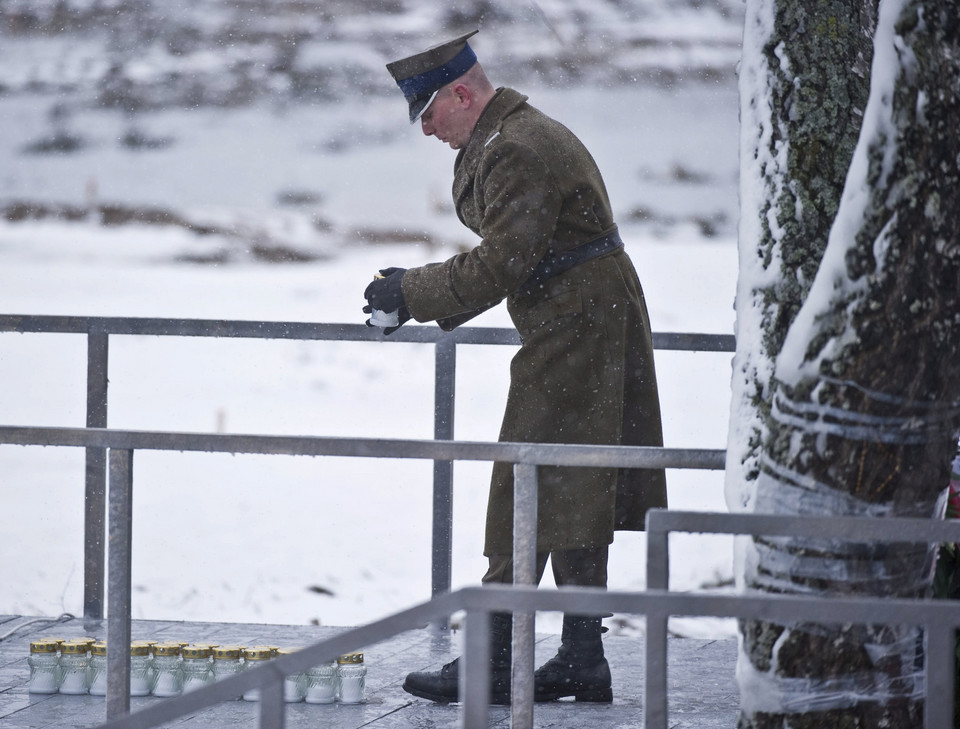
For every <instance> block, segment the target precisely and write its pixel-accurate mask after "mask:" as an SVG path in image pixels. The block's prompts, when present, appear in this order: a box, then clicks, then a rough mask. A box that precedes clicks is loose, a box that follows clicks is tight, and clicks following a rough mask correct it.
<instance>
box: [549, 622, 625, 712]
mask: <svg viewBox="0 0 960 729" xmlns="http://www.w3.org/2000/svg"><path fill="white" fill-rule="evenodd" d="M601 632H602V631H601V627H600V618H599V617H587V616H583V615H564V616H563V632H562V633H561V635H560V649H559V650H558V651H557V655H555V656H554V657H553V658H551V659H550V660H549V661H547V662H546V663H544V664H543V665H542V666H540V668H538V669H537V671H536V673H534V675H533V686H534V688H533V698H534V700H535V701H555V700H557V699H562V698H564V697H566V696H573V698H574V699H575V700H577V701H594V702H597V703H603V704H609V703H610V702H612V701H613V689H612V688H611V686H610V666H609V665H608V664H607V659H606V658H604V657H603V642H602V641H601V639H600V634H601Z"/></svg>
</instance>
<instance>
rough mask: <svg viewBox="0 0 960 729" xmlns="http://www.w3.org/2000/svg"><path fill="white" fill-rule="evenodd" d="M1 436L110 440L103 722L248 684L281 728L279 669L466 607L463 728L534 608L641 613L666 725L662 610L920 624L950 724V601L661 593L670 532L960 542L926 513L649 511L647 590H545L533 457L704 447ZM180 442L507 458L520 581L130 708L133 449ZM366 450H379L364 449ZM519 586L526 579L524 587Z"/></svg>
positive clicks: (616, 462) (169, 708) (273, 727)
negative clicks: (508, 627) (510, 623)
mask: <svg viewBox="0 0 960 729" xmlns="http://www.w3.org/2000/svg"><path fill="white" fill-rule="evenodd" d="M0 443H11V444H19V445H55V446H75V447H85V448H107V449H109V453H110V458H109V474H110V477H109V490H110V493H109V501H110V521H109V539H110V544H111V550H110V563H109V590H108V595H109V605H108V621H107V623H108V624H107V651H108V654H107V697H106V710H107V718H108V721H107V723H106V724H105V725H104V726H105V727H109V729H121V728H123V729H133V728H142V729H146V728H147V727H154V726H158V725H159V724H161V723H164V722H166V721H170V720H172V719H175V718H177V717H180V716H183V715H185V714H187V713H189V712H191V711H196V710H197V709H200V708H204V707H206V706H210V705H212V704H215V703H217V702H219V701H223V700H226V699H229V698H232V697H235V696H236V695H237V694H238V693H242V692H243V691H245V690H247V689H250V688H260V689H261V704H260V727H261V728H262V729H282V728H283V727H284V713H285V702H284V701H283V695H282V691H283V688H282V684H283V680H284V678H285V677H286V676H287V675H292V674H295V673H298V672H300V671H303V670H306V669H307V668H309V667H311V666H313V665H317V664H319V663H321V662H322V661H324V660H329V659H330V658H333V657H335V656H336V655H339V654H340V653H343V652H346V651H348V650H354V649H356V648H359V647H362V646H365V645H369V644H371V643H375V642H378V641H380V640H384V639H386V638H389V637H391V636H393V635H396V634H398V633H400V632H404V631H406V630H411V629H414V628H417V627H419V626H422V625H423V623H424V622H425V621H426V620H438V619H441V618H444V617H448V616H449V615H450V614H452V613H453V612H455V611H458V610H464V611H466V613H467V615H466V621H465V633H464V654H463V655H464V659H463V677H462V682H461V685H462V687H463V691H462V726H464V727H465V728H466V729H479V728H480V727H484V728H485V727H487V726H489V706H488V696H489V676H488V673H487V671H488V668H489V644H488V640H489V625H488V618H489V614H490V613H491V612H493V611H505V610H509V611H514V613H515V615H517V616H532V615H534V614H535V612H536V611H539V610H555V611H565V612H570V613H574V614H597V613H602V612H610V611H613V612H621V613H635V614H641V615H645V616H646V619H647V638H646V686H645V701H644V714H645V727H647V729H666V727H667V719H668V716H667V665H668V661H667V640H666V636H667V631H666V626H667V620H668V618H669V617H670V616H673V615H693V616H713V617H737V618H756V619H762V620H768V621H780V622H789V621H797V620H807V621H809V619H810V616H811V615H812V614H815V615H816V616H817V618H816V619H817V622H820V623H866V622H869V623H874V624H885V623H886V624H909V625H919V626H921V627H923V628H924V630H926V631H927V636H928V637H927V650H926V653H925V656H924V660H925V670H926V691H927V695H928V696H936V697H937V698H938V700H937V701H936V702H931V701H928V702H926V713H925V717H924V726H925V727H926V729H948V727H950V726H951V723H952V706H953V693H954V692H953V686H954V684H953V681H954V678H953V675H954V665H953V660H954V659H953V655H954V649H953V646H954V631H955V630H956V629H957V628H958V627H960V608H958V607H957V605H956V604H955V603H951V602H948V601H933V600H903V599H897V600H892V599H889V598H878V597H866V598H856V599H855V598H833V597H823V596H816V597H806V596H785V595H756V594H753V595H704V594H689V593H671V592H669V591H668V590H667V585H668V576H669V552H668V544H669V542H668V536H669V533H670V532H674V531H688V532H698V533H733V534H754V535H790V536H802V537H835V538H844V539H848V540H849V539H858V540H864V541H870V540H874V541H887V542H909V541H914V542H927V543H939V542H950V541H952V542H957V541H960V523H958V522H939V521H934V520H927V519H873V518H864V517H832V518H828V517H805V518H798V517H787V516H783V517H778V516H767V515H755V514H710V513H698V512H669V511H652V512H650V513H649V515H648V519H647V534H648V557H647V559H648V563H647V570H648V576H647V581H648V589H647V590H645V591H643V592H607V591H603V590H591V589H587V588H565V589H562V590H555V591H546V590H537V589H535V588H534V587H533V585H532V582H533V580H532V579H528V580H524V579H522V578H521V571H523V570H525V571H526V572H527V573H528V574H532V573H530V570H529V565H531V564H532V562H533V561H534V560H535V558H536V544H535V543H534V542H532V541H531V540H529V539H527V538H525V537H524V536H523V534H521V532H523V533H527V534H529V533H530V532H531V531H533V533H535V530H532V529H530V525H531V524H535V523H536V513H535V512H536V510H535V508H534V509H532V510H531V509H530V508H529V504H531V503H532V504H534V505H535V504H536V489H537V467H538V466H542V465H562V466H594V467H620V468H626V467H629V468H694V467H702V466H705V465H710V464H711V463H712V461H713V460H714V459H715V457H716V455H715V453H713V452H710V451H701V452H688V451H677V450H674V449H665V448H664V449H661V448H643V447H622V446H621V447H617V446H569V445H557V444H529V443H468V442H450V441H448V442H441V441H415V440H380V439H360V438H300V437H286V436H256V435H223V434H191V433H163V432H144V431H119V430H102V429H86V428H74V429H71V428H24V427H13V426H0ZM140 449H148V450H190V451H201V450H202V451H212V452H229V453H257V454H286V455H310V456H323V455H337V456H357V457H379V458H423V459H432V460H438V459H439V460H484V461H488V460H489V461H504V462H513V463H514V464H515V466H514V468H515V474H516V478H515V484H514V488H515V503H516V508H515V510H514V512H515V522H514V524H515V527H514V529H515V539H514V559H515V560H516V565H517V569H516V573H517V583H518V584H517V585H515V586H514V587H499V586H496V587H495V586H486V587H482V588H468V589H464V590H459V591H457V592H454V593H447V594H446V595H442V596H439V597H435V598H433V600H431V601H430V602H428V603H425V604H423V605H419V606H417V607H414V608H411V609H409V610H405V611H402V612H400V613H397V614H395V615H392V616H388V617H386V618H384V619H382V620H379V621H377V622H374V623H371V624H369V625H367V626H363V627H360V628H355V629H353V630H349V631H346V632H344V633H341V634H339V635H337V636H335V637H333V638H329V639H327V640H324V641H321V642H320V643H317V644H315V645H313V646H310V647H309V648H306V649H304V650H303V651H300V652H298V653H296V654H293V655H289V656H284V657H281V658H278V659H276V660H274V661H271V662H269V664H267V665H265V666H263V667H260V668H257V669H254V670H251V671H248V672H245V673H243V674H241V675H239V676H236V677H234V678H231V679H227V680H225V681H222V682H218V683H216V684H214V685H212V686H209V687H205V688H203V689H199V690H197V691H195V692H191V693H189V694H185V695H183V696H181V697H179V698H176V699H171V700H169V701H165V702H163V703H162V704H157V705H154V706H151V707H149V708H146V709H144V710H142V711H138V712H136V713H135V714H130V713H129V710H130V703H129V702H130V696H129V676H130V655H129V651H128V650H127V649H126V646H128V645H129V642H130V586H131V580H130V545H131V535H132V527H133V525H132V520H131V510H130V505H131V503H132V490H133V457H134V456H133V454H134V451H135V450H140ZM374 449H375V450H374ZM524 583H526V584H524ZM533 641H534V636H533V630H532V620H531V621H528V622H520V621H516V620H515V625H514V637H513V646H514V651H513V661H514V666H515V667H516V668H517V669H519V670H516V669H515V670H514V677H513V687H512V692H513V693H512V698H513V701H512V704H511V718H512V724H511V725H512V726H513V727H514V729H529V728H530V727H532V725H533V661H532V657H533Z"/></svg>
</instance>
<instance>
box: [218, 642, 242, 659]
mask: <svg viewBox="0 0 960 729" xmlns="http://www.w3.org/2000/svg"><path fill="white" fill-rule="evenodd" d="M245 650H246V646H242V645H218V646H217V647H216V648H214V649H213V660H215V661H218V660H219V661H223V660H230V659H235V658H239V657H240V653H241V652H243V651H245Z"/></svg>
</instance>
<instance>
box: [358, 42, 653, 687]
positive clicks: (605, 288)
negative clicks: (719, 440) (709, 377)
mask: <svg viewBox="0 0 960 729" xmlns="http://www.w3.org/2000/svg"><path fill="white" fill-rule="evenodd" d="M476 32H477V31H473V32H472V33H467V34H466V35H463V36H460V37H459V38H456V39H454V40H451V41H449V42H446V43H443V44H441V45H439V46H435V47H433V48H431V49H429V50H426V51H423V52H421V53H417V54H415V55H413V56H410V57H408V58H404V59H402V60H399V61H395V62H394V63H390V64H388V65H387V69H388V70H389V71H390V73H391V75H392V76H393V77H394V79H395V80H396V82H397V84H398V85H399V86H400V89H401V90H402V91H403V94H404V96H405V98H406V100H407V102H408V105H409V112H410V122H411V123H415V122H417V121H419V122H420V125H421V127H422V130H423V133H424V134H425V135H427V136H435V137H436V138H437V139H439V140H440V141H441V142H444V143H446V144H449V145H450V147H451V149H455V150H458V153H457V158H456V162H455V164H454V181H453V199H454V203H455V205H456V209H457V214H458V215H459V217H460V220H461V221H462V222H463V223H464V224H465V225H466V226H467V227H468V228H470V229H471V230H472V231H474V232H475V233H476V234H477V235H478V236H480V242H479V243H478V244H477V246H476V247H475V248H473V249H472V250H471V251H469V252H466V253H460V254H458V255H455V256H453V257H452V258H450V259H448V260H446V261H444V262H442V263H431V264H429V265H426V266H421V267H419V268H410V269H402V268H386V269H383V270H382V271H381V273H382V274H383V275H384V277H383V278H381V279H378V280H375V281H374V282H373V283H371V284H370V285H369V286H368V287H367V289H366V291H365V292H364V298H366V299H367V306H366V307H364V311H365V312H367V313H372V312H373V310H379V311H381V312H394V311H396V312H397V321H396V324H395V325H394V326H390V327H388V328H386V329H385V330H384V332H385V333H386V334H390V333H392V332H393V331H395V330H396V328H398V327H399V326H402V325H403V324H404V323H405V322H406V321H408V320H409V319H410V318H413V319H416V320H417V321H419V322H427V321H436V322H437V323H438V324H439V325H440V327H441V328H443V329H444V330H447V331H449V330H451V329H453V328H454V327H456V326H458V325H460V324H462V323H464V322H465V321H468V320H469V319H471V318H472V317H474V316H476V315H477V314H479V313H481V312H482V311H485V310H487V309H489V308H490V307H492V306H495V305H497V304H498V303H500V302H501V301H503V300H504V299H506V301H507V309H508V311H509V313H510V316H511V319H512V320H513V323H514V325H515V326H516V327H517V330H518V331H519V333H520V336H521V338H522V345H521V347H520V350H519V352H517V354H516V356H515V357H514V358H513V361H512V363H511V367H510V390H509V394H508V399H507V407H506V412H505V414H504V418H503V425H502V428H501V431H500V436H499V437H500V440H501V441H506V442H536V443H578V444H624V445H649V446H659V445H662V444H663V437H662V431H661V423H660V404H659V397H658V394H657V382H656V373H655V371H654V363H653V345H652V341H651V334H650V324H649V320H648V317H647V309H646V304H645V303H644V298H643V292H642V290H641V288H640V281H639V280H638V278H637V273H636V271H635V269H634V267H633V264H632V263H631V261H630V259H629V258H628V256H627V254H626V253H625V252H624V248H623V242H622V241H621V239H620V236H619V233H618V231H617V226H616V223H615V222H614V218H613V213H612V211H611V208H610V201H609V199H608V197H607V191H606V188H605V186H604V183H603V179H602V178H601V175H600V171H599V170H598V169H597V165H596V163H595V162H594V160H593V158H592V157H591V156H590V154H589V153H588V152H587V150H586V148H585V147H584V146H583V144H582V143H581V142H580V140H578V139H577V137H576V136H574V134H573V133H572V132H570V131H569V130H568V129H567V128H565V127H564V126H562V125H561V124H559V123H558V122H556V121H554V120H553V119H551V118H549V117H547V116H546V115H544V114H543V113H541V112H540V111H538V110H537V109H535V108H534V107H533V106H531V105H530V104H528V103H527V97H526V96H524V95H522V94H520V93H518V92H517V91H514V90H513V89H510V88H499V89H494V87H493V86H492V85H491V83H490V81H489V80H488V79H487V76H486V75H485V73H484V71H483V69H482V68H481V67H480V64H479V63H477V57H476V54H475V53H474V51H473V49H471V47H470V45H469V43H468V42H467V40H468V38H470V37H471V36H473V35H474V34H475V33H476ZM369 323H371V322H368V324H369ZM665 505H666V480H665V477H664V473H663V471H662V470H645V469H610V468H605V469H602V468H562V467H543V468H540V469H539V498H538V527H537V553H538V555H537V557H538V559H537V579H538V581H539V579H540V577H541V576H542V574H543V570H544V568H545V566H546V562H547V557H548V556H549V557H550V562H551V565H552V568H553V573H554V578H555V580H556V583H557V585H558V586H560V587H563V586H567V585H578V586H590V587H601V588H603V587H606V584H607V550H608V547H609V545H610V543H611V542H612V541H613V534H614V530H618V529H628V530H642V529H643V526H644V516H645V514H646V511H647V509H650V508H654V507H663V506H665ZM512 521H513V470H512V465H511V464H508V463H495V464H494V467H493V475H492V482H491V486H490V495H489V501H488V505H487V521H486V534H485V544H484V555H485V556H487V558H488V560H489V569H488V570H487V573H486V575H484V577H483V580H482V581H483V582H484V583H487V584H488V583H507V584H509V583H512V581H513V564H512V561H513V560H512V550H513V546H512V545H513V542H512V539H513V535H512ZM511 625H512V616H511V615H510V614H509V613H504V614H500V613H495V614H494V615H493V616H492V624H491V634H492V637H491V701H492V702H493V703H497V704H504V703H509V701H510V639H511ZM601 632H602V628H601V616H596V615H564V617H563V629H562V635H561V646H560V649H559V650H558V652H557V655H556V656H555V657H554V658H552V659H550V660H549V661H548V662H547V663H546V664H544V665H543V666H541V667H540V668H539V669H537V671H536V674H535V682H534V686H535V699H536V700H537V701H551V700H554V699H559V698H563V697H567V696H573V697H574V698H575V699H576V700H578V701H595V702H610V701H612V700H613V693H612V690H611V685H610V669H609V667H608V665H607V661H606V659H605V658H604V654H603V644H602V642H601ZM458 670H459V669H458V661H456V660H455V661H453V662H451V663H449V664H447V665H446V666H444V667H443V668H442V669H441V670H440V671H437V672H418V673H411V674H410V675H409V676H407V678H406V681H405V683H404V686H403V687H404V689H405V690H406V691H408V692H410V693H412V694H414V695H416V696H420V697H423V698H427V699H430V700H433V701H438V702H444V703H446V702H451V701H457V700H458V698H459V697H458Z"/></svg>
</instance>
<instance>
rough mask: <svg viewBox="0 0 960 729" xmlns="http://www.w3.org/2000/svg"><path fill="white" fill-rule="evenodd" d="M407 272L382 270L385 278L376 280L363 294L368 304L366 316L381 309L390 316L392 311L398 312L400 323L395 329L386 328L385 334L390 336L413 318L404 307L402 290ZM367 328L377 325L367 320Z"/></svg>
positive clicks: (397, 269)
mask: <svg viewBox="0 0 960 729" xmlns="http://www.w3.org/2000/svg"><path fill="white" fill-rule="evenodd" d="M406 270H407V269H405V268H381V269H380V275H381V276H383V278H377V279H374V280H373V281H372V282H371V283H370V285H369V286H367V288H366V290H365V291H364V292H363V297H364V298H365V299H366V300H367V302H368V303H367V305H366V306H365V307H363V313H364V314H372V313H373V310H374V309H379V310H380V311H383V312H386V313H388V314H389V313H390V312H392V311H395V312H397V320H398V322H399V323H398V324H397V325H396V326H395V327H384V329H383V333H384V334H385V335H388V336H389V335H390V334H393V333H394V332H395V331H397V329H399V328H400V327H402V326H403V325H404V324H406V323H407V322H408V321H410V318H411V317H410V312H409V311H408V310H407V307H406V306H405V305H404V300H403V289H402V288H401V281H402V279H403V274H404V271H406ZM367 326H368V327H372V326H375V325H374V324H371V323H370V320H369V319H367Z"/></svg>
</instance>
